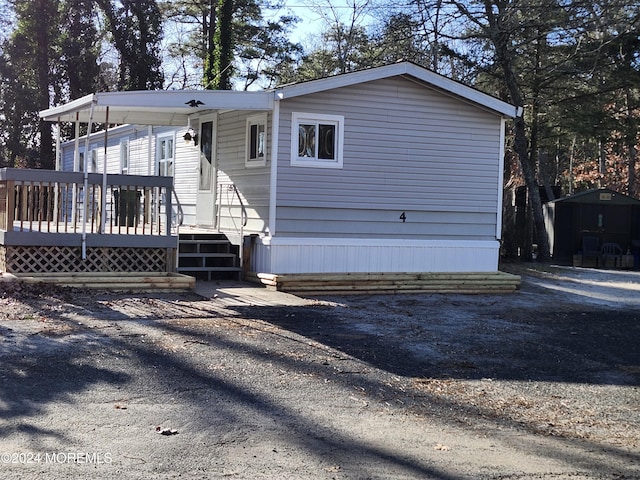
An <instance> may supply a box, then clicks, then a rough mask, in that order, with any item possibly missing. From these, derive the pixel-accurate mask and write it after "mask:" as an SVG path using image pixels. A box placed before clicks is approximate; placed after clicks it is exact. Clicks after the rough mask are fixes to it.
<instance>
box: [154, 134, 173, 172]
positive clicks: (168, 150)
mask: <svg viewBox="0 0 640 480" xmlns="http://www.w3.org/2000/svg"><path fill="white" fill-rule="evenodd" d="M157 152H158V153H157V157H158V175H161V176H164V177H171V176H173V161H174V158H173V156H174V141H173V135H171V136H165V137H158V150H157Z"/></svg>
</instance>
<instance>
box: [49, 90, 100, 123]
mask: <svg viewBox="0 0 640 480" xmlns="http://www.w3.org/2000/svg"><path fill="white" fill-rule="evenodd" d="M95 101H96V97H95V94H93V93H92V94H89V95H85V96H84V97H82V98H78V99H76V100H73V101H71V102H69V103H65V104H64V105H59V106H57V107H52V108H48V109H46V110H42V111H40V112H39V113H38V115H39V116H40V118H42V119H43V120H46V121H49V122H57V121H58V119H59V118H60V117H62V116H65V115H68V114H70V113H75V112H77V111H80V110H84V109H86V108H89V107H90V106H91V104H92V103H93V102H95ZM72 120H75V118H72Z"/></svg>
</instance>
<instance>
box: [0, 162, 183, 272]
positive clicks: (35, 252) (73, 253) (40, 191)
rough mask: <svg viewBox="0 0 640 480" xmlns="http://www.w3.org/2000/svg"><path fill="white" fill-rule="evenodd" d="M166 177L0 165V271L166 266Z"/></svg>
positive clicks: (169, 260) (169, 229)
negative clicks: (2, 166)
mask: <svg viewBox="0 0 640 480" xmlns="http://www.w3.org/2000/svg"><path fill="white" fill-rule="evenodd" d="M172 197H173V179H172V178H170V177H159V176H136V175H112V174H107V175H102V174H99V173H89V174H86V175H85V174H83V173H82V172H58V171H50V170H29V169H11V168H3V169H0V271H4V272H8V273H12V274H35V273H48V274H52V273H53V274H59V273H74V272H77V273H79V272H84V273H90V272H95V273H105V272H131V271H132V272H154V273H163V272H165V273H166V272H173V271H175V255H176V253H175V252H176V250H177V246H178V237H177V233H176V225H177V224H176V220H177V218H178V217H179V213H180V212H179V211H177V209H176V208H175V207H179V204H177V203H176V204H172Z"/></svg>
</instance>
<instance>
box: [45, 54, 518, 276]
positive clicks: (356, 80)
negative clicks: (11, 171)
mask: <svg viewBox="0 0 640 480" xmlns="http://www.w3.org/2000/svg"><path fill="white" fill-rule="evenodd" d="M520 114H521V109H520V108H516V107H514V106H512V105H509V104H507V103H505V102H503V101H500V100H498V99H496V98H494V97H491V96H489V95H486V94H484V93H481V92H479V91H477V90H475V89H472V88H469V87H467V86H464V85H462V84H460V83H457V82H455V81H452V80H450V79H447V78H445V77H443V76H440V75H438V74H435V73H433V72H431V71H429V70H426V69H424V68H422V67H420V66H417V65H415V64H412V63H408V62H402V63H397V64H393V65H388V66H383V67H379V68H372V69H368V70H363V71H358V72H353V73H347V74H343V75H338V76H334V77H329V78H324V79H319V80H314V81H309V82H303V83H297V84H291V85H285V86H281V87H278V88H275V89H273V90H268V91H260V92H231V91H145V92H112V93H96V94H93V95H89V96H87V97H84V98H81V99H79V100H75V101H72V102H70V103H68V104H66V105H62V106H59V107H54V108H51V109H49V110H46V111H43V112H41V116H42V118H44V119H45V120H49V121H52V122H74V123H75V124H76V125H79V124H82V123H93V124H95V123H100V124H109V125H118V126H116V127H113V128H110V129H108V130H106V131H102V132H98V133H94V134H92V135H90V136H88V137H82V138H76V139H75V140H73V141H70V142H67V143H63V144H61V145H59V159H58V162H59V163H58V169H59V170H62V171H69V172H71V171H73V172H87V171H88V172H87V174H91V175H99V174H103V175H106V174H109V175H139V176H161V177H165V176H168V177H170V178H172V179H173V187H172V188H173V193H172V195H171V196H172V199H173V201H169V202H168V203H169V205H165V206H164V207H162V206H160V207H159V208H160V209H161V210H162V209H163V208H164V210H162V211H163V212H165V213H167V214H168V215H169V216H171V218H172V220H171V222H172V223H176V224H179V233H180V235H181V236H182V235H185V234H193V235H196V234H203V233H207V232H212V233H216V234H222V235H224V236H225V237H226V238H227V239H229V241H230V242H231V243H232V244H234V245H236V247H237V249H238V251H239V252H240V254H241V256H242V257H243V259H244V262H245V265H244V268H245V270H246V271H249V272H254V273H255V274H258V275H262V278H267V277H268V276H269V275H272V276H275V275H285V274H317V275H328V274H351V275H355V274H372V273H377V274H389V273H410V272H417V273H429V272H440V273H446V272H463V273H464V272H487V273H495V272H497V270H498V257H499V250H500V238H501V223H502V219H501V212H502V191H503V185H502V171H503V158H504V143H505V124H506V122H507V121H508V120H509V119H511V118H513V117H515V116H518V115H520ZM77 131H79V130H77ZM105 197H106V198H105V200H104V201H105V202H106V203H110V204H113V205H115V206H116V207H119V213H116V212H115V209H114V208H109V207H108V206H107V205H106V203H105V205H104V206H103V210H105V211H109V212H112V213H111V215H112V216H114V217H115V220H113V221H115V222H118V221H120V223H123V221H124V222H125V223H127V222H129V223H134V224H137V222H143V221H144V218H145V215H147V214H146V213H145V212H146V210H148V209H150V208H151V207H152V205H160V204H161V203H162V201H163V200H162V198H160V197H158V198H156V199H155V200H154V199H151V200H147V199H145V195H144V192H135V191H134V192H129V191H123V192H121V195H120V196H119V197H118V196H117V195H116V196H114V195H111V194H110V195H108V196H105ZM116 197H117V198H116ZM165 200H171V199H165ZM154 202H155V203H154ZM154 208H155V207H154ZM167 208H168V209H169V210H170V212H167ZM123 212H125V213H124V217H126V218H122V217H123ZM119 217H120V218H119ZM191 238H194V239H195V238H196V237H195V236H194V237H191Z"/></svg>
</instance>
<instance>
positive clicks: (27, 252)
mask: <svg viewBox="0 0 640 480" xmlns="http://www.w3.org/2000/svg"><path fill="white" fill-rule="evenodd" d="M170 259H171V250H170V249H169V250H168V249H166V248H133V247H127V248H117V247H99V248H87V255H86V258H85V259H84V260H83V259H82V249H81V248H80V247H30V246H0V271H2V272H7V273H14V274H15V273H57V272H169V271H171V265H170V262H171V260H170Z"/></svg>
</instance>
